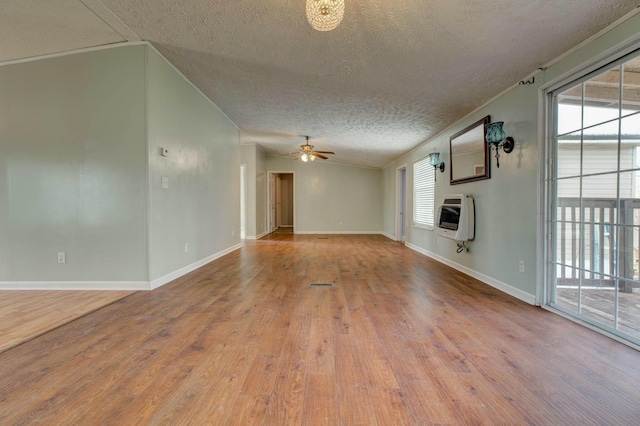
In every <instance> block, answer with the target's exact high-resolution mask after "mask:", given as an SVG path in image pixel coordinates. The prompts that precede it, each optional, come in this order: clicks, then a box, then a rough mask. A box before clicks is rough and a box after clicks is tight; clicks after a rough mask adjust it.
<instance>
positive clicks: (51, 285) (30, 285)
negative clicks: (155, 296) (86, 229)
mask: <svg viewBox="0 0 640 426" xmlns="http://www.w3.org/2000/svg"><path fill="white" fill-rule="evenodd" d="M0 290H150V287H149V282H148V281H0Z"/></svg>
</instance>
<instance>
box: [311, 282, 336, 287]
mask: <svg viewBox="0 0 640 426" xmlns="http://www.w3.org/2000/svg"><path fill="white" fill-rule="evenodd" d="M309 287H333V283H309Z"/></svg>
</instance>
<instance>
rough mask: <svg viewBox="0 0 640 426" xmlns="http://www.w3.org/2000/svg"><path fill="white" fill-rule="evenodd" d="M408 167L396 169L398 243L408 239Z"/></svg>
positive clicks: (403, 166)
mask: <svg viewBox="0 0 640 426" xmlns="http://www.w3.org/2000/svg"><path fill="white" fill-rule="evenodd" d="M406 217H407V165H406V164H405V165H402V166H400V167H398V168H397V169H396V241H401V242H403V243H404V242H405V241H406V239H407V237H406V235H407V220H406Z"/></svg>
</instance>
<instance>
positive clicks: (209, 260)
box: [150, 244, 242, 290]
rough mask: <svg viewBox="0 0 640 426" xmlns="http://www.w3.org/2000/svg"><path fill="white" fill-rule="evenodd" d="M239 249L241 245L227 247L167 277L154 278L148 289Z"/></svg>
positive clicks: (152, 288)
mask: <svg viewBox="0 0 640 426" xmlns="http://www.w3.org/2000/svg"><path fill="white" fill-rule="evenodd" d="M240 247H242V244H236V245H235V246H232V247H229V248H228V249H225V250H222V251H219V252H217V253H214V254H212V255H211V256H208V257H205V258H204V259H201V260H198V261H197V262H193V263H192V264H191V265H187V266H185V267H182V268H180V269H178V270H175V271H173V272H171V273H169V274H167V275H164V276H162V277H160V278H156V279H155V280H152V281H151V283H150V288H151V290H154V289H156V288H158V287H160V286H163V285H165V284H167V283H169V282H171V281H173V280H175V279H177V278H180V277H181V276H183V275H186V274H188V273H189V272H192V271H195V270H196V269H198V268H200V267H202V266H204V265H206V264H207V263H210V262H213V261H214V260H216V259H219V258H221V257H222V256H224V255H225V254H229V253H231V252H232V251H234V250H237V249H239V248H240Z"/></svg>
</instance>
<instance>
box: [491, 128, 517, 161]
mask: <svg viewBox="0 0 640 426" xmlns="http://www.w3.org/2000/svg"><path fill="white" fill-rule="evenodd" d="M503 124H504V121H496V122H495V123H489V124H487V125H486V126H485V129H486V131H487V133H486V136H485V138H486V141H487V143H488V144H489V145H491V146H493V147H494V148H495V149H496V164H497V166H498V168H499V167H500V147H502V149H503V150H504V153H505V154H509V153H510V152H511V151H513V148H514V147H515V145H516V142H515V141H514V140H513V138H512V137H511V136H507V134H506V133H505V132H504V129H503V128H502V125H503Z"/></svg>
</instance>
